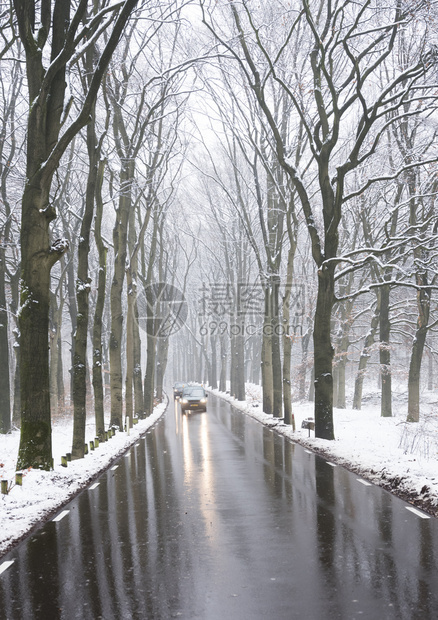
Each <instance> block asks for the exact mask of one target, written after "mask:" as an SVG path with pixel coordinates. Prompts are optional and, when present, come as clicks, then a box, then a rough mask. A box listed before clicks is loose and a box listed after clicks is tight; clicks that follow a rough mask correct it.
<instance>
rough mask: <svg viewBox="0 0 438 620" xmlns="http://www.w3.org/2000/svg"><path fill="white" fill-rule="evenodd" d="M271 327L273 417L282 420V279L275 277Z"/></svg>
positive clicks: (272, 281)
mask: <svg viewBox="0 0 438 620" xmlns="http://www.w3.org/2000/svg"><path fill="white" fill-rule="evenodd" d="M271 283H272V285H271V291H272V292H271V303H272V311H271V317H272V320H271V327H272V388H273V392H272V396H273V399H272V415H273V416H274V417H276V418H280V417H281V416H282V413H283V379H282V368H281V344H280V343H281V338H280V330H281V324H280V311H279V300H278V296H279V288H280V277H279V276H278V275H276V274H275V275H273V276H272V278H271Z"/></svg>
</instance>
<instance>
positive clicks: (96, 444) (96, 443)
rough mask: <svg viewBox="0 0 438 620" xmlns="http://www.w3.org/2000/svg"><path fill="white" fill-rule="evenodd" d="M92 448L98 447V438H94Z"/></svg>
mask: <svg viewBox="0 0 438 620" xmlns="http://www.w3.org/2000/svg"><path fill="white" fill-rule="evenodd" d="M94 447H95V448H98V447H99V437H95V438H94Z"/></svg>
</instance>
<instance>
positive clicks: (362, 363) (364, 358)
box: [353, 293, 380, 410]
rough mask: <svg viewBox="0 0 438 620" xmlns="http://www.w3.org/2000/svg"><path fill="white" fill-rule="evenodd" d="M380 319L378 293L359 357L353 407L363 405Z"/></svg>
mask: <svg viewBox="0 0 438 620" xmlns="http://www.w3.org/2000/svg"><path fill="white" fill-rule="evenodd" d="M379 320H380V293H378V295H377V303H376V309H375V311H374V314H373V317H372V319H371V326H370V330H369V332H368V333H367V335H366V337H365V342H364V345H363V349H362V352H361V354H360V358H359V367H358V369H357V374H356V379H355V382H354V396H353V409H359V410H360V409H361V407H362V391H363V381H364V378H365V373H366V368H367V365H368V360H369V359H370V347H371V346H372V345H373V344H374V339H375V336H376V333H377V328H378V326H379Z"/></svg>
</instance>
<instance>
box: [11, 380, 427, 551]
mask: <svg viewBox="0 0 438 620" xmlns="http://www.w3.org/2000/svg"><path fill="white" fill-rule="evenodd" d="M212 392H213V393H214V394H216V395H217V396H220V397H221V398H225V399H227V400H229V401H231V402H232V404H233V406H234V407H236V408H237V409H239V410H240V411H242V413H245V414H248V415H250V416H252V417H253V418H256V419H257V420H258V421H259V422H261V423H262V424H265V425H267V426H270V427H275V429H276V430H277V431H278V432H279V433H282V434H283V435H285V436H287V437H289V438H291V439H292V440H294V441H297V442H299V443H301V444H303V445H304V446H306V447H307V448H310V449H311V450H314V451H316V452H322V453H324V454H325V456H326V457H327V458H328V460H330V461H332V462H336V463H338V464H340V465H345V466H347V467H348V468H349V469H351V470H353V471H355V472H356V473H357V474H359V475H360V476H362V477H363V478H365V479H366V480H369V481H370V482H372V483H374V484H377V485H380V486H383V487H385V488H388V489H391V490H392V491H394V492H395V493H396V494H398V495H401V496H402V497H405V499H407V500H408V501H410V502H411V503H412V504H413V505H415V506H417V507H418V508H421V509H423V510H427V511H428V512H430V513H431V514H434V515H437V516H438V458H437V457H438V416H436V415H435V414H434V410H435V409H436V401H437V400H438V399H437V396H436V395H435V394H434V393H432V392H430V393H426V394H423V397H422V410H423V413H422V416H421V420H420V422H419V423H418V424H407V423H406V422H405V420H406V413H407V405H406V398H405V396H406V395H403V394H398V395H397V397H396V398H395V400H396V402H395V403H394V417H392V418H382V417H381V416H380V410H379V402H378V398H377V397H376V398H375V399H374V400H373V399H372V398H371V399H368V400H367V401H366V402H364V405H363V409H362V410H361V411H355V410H353V409H342V410H341V409H335V410H334V426H335V437H336V439H335V441H328V440H322V439H315V438H314V432H313V431H310V437H309V431H308V430H307V429H302V428H301V422H302V421H303V420H304V419H306V418H309V417H313V403H307V402H306V403H299V404H293V412H294V417H295V424H296V430H295V432H293V430H292V427H291V426H288V425H285V424H284V423H283V421H282V420H279V419H278V418H274V417H273V416H271V415H266V414H264V413H263V411H262V406H261V396H262V395H261V388H260V387H259V386H255V385H252V384H248V385H247V394H246V401H236V400H235V399H234V398H232V397H231V396H229V395H228V394H224V393H221V392H218V391H217V390H212ZM165 407H166V405H165V404H160V405H158V406H157V407H156V408H155V409H154V412H153V414H152V415H151V416H149V417H148V418H146V419H145V420H139V422H138V424H136V425H134V426H133V427H132V428H131V429H130V433H129V435H128V434H127V433H124V432H118V433H116V435H115V436H114V437H113V438H112V439H110V440H109V441H107V442H105V443H100V445H99V447H98V448H97V449H96V450H94V451H91V452H90V453H89V454H88V455H87V456H86V457H85V458H83V459H80V460H76V461H71V462H69V463H68V467H67V468H65V467H62V466H61V456H63V455H65V454H66V453H67V452H69V451H70V450H71V438H72V421H71V420H67V421H65V420H64V421H62V420H60V421H55V422H54V425H53V435H52V437H53V452H54V470H53V471H50V472H42V471H37V470H31V471H28V472H24V475H23V485H22V486H21V487H20V486H17V485H14V482H15V466H16V459H17V454H18V445H19V431H13V432H12V433H9V434H7V435H0V479H2V480H8V481H9V483H10V485H11V489H10V491H9V493H8V494H7V495H1V496H0V523H1V525H2V527H1V531H0V556H1V555H3V554H4V553H5V552H6V550H7V549H8V548H9V547H10V546H11V545H12V544H13V543H14V542H16V541H18V540H19V539H20V538H22V537H23V536H24V535H25V534H26V533H27V532H29V531H30V530H31V528H32V527H33V526H34V525H36V524H38V523H39V522H40V521H42V520H44V519H47V518H48V517H49V516H50V515H51V514H53V513H55V512H56V511H57V510H59V509H60V508H61V507H62V506H63V505H64V504H65V503H67V502H68V501H69V499H71V498H72V496H73V495H75V494H76V493H77V492H78V491H79V490H80V489H82V488H84V487H85V486H87V485H88V484H90V483H91V482H93V481H94V479H95V478H96V476H97V475H98V474H99V473H100V472H101V471H103V470H104V469H106V468H108V467H109V465H110V464H111V462H112V460H113V459H115V458H116V457H118V456H120V455H121V454H123V452H125V451H126V450H127V449H128V448H129V446H131V445H133V444H135V443H136V442H137V441H138V438H139V436H140V435H141V434H144V433H145V432H146V431H147V429H148V428H150V427H151V426H152V425H153V424H154V423H155V422H156V421H157V420H158V419H159V417H160V416H161V415H162V414H163V413H164V411H165ZM207 415H208V412H207ZM91 439H94V419H93V418H92V417H91V418H90V419H89V421H88V422H87V436H86V440H87V441H90V440H91Z"/></svg>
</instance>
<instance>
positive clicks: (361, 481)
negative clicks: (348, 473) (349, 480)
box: [356, 478, 373, 487]
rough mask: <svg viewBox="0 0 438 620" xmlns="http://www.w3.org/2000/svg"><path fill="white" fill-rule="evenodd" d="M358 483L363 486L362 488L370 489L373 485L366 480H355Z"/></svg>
mask: <svg viewBox="0 0 438 620" xmlns="http://www.w3.org/2000/svg"><path fill="white" fill-rule="evenodd" d="M356 480H357V481H358V482H360V483H361V484H363V485H364V487H372V486H373V485H372V484H371V482H368V480H362V478H356Z"/></svg>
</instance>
